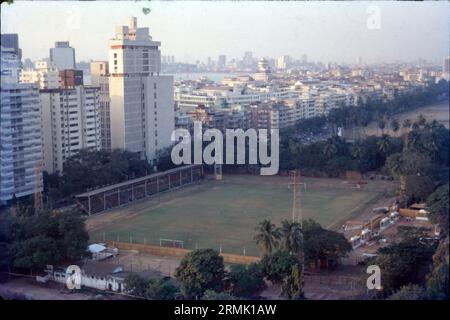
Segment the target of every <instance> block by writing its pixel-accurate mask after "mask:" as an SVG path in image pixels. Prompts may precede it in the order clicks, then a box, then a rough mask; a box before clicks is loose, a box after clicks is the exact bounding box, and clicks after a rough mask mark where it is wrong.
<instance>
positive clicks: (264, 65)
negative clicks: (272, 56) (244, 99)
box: [255, 58, 271, 81]
mask: <svg viewBox="0 0 450 320" xmlns="http://www.w3.org/2000/svg"><path fill="white" fill-rule="evenodd" d="M270 79H271V71H270V67H269V63H268V62H267V60H266V59H264V58H261V59H260V60H259V61H258V72H257V73H255V80H257V81H269V80H270Z"/></svg>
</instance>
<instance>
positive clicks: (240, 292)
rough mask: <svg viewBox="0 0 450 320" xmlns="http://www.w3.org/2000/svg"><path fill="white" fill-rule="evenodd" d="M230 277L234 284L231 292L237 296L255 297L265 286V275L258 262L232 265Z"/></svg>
mask: <svg viewBox="0 0 450 320" xmlns="http://www.w3.org/2000/svg"><path fill="white" fill-rule="evenodd" d="M228 279H229V281H230V283H231V286H232V289H231V293H232V294H233V295H234V296H236V297H242V298H251V297H255V296H257V294H258V293H259V292H260V291H261V290H263V289H264V288H265V282H264V275H263V273H262V270H261V266H260V265H259V264H257V263H252V264H250V265H248V266H245V265H240V264H236V265H232V266H231V269H230V273H229V275H228Z"/></svg>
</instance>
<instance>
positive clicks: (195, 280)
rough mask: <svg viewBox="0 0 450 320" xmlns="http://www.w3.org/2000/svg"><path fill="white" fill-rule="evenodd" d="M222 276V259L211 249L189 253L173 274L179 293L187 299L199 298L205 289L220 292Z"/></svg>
mask: <svg viewBox="0 0 450 320" xmlns="http://www.w3.org/2000/svg"><path fill="white" fill-rule="evenodd" d="M224 275H225V271H224V264H223V258H222V257H221V256H219V253H218V252H217V251H215V250H212V249H198V250H194V251H191V252H189V253H188V254H187V255H186V256H185V257H184V258H183V260H181V263H180V265H179V266H178V268H177V269H176V272H175V278H176V279H177V280H178V281H179V282H180V283H181V292H182V294H183V295H184V296H185V297H187V298H194V297H197V298H199V297H201V296H202V295H203V293H204V292H205V290H207V289H211V290H214V291H222V289H223V279H224Z"/></svg>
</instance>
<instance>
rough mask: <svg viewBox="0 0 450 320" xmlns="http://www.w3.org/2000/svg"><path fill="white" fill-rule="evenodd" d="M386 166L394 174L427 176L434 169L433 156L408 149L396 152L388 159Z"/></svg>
mask: <svg viewBox="0 0 450 320" xmlns="http://www.w3.org/2000/svg"><path fill="white" fill-rule="evenodd" d="M386 166H387V168H388V170H390V171H391V174H392V175H393V176H401V175H418V176H427V175H429V174H430V172H431V169H432V161H431V158H430V157H429V156H427V155H425V154H421V153H417V152H413V151H411V150H406V151H404V152H399V153H394V154H392V155H390V156H389V157H388V158H387V159H386Z"/></svg>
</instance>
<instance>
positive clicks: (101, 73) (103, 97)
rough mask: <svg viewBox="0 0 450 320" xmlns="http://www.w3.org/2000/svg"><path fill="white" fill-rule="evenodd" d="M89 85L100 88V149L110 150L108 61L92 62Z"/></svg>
mask: <svg viewBox="0 0 450 320" xmlns="http://www.w3.org/2000/svg"><path fill="white" fill-rule="evenodd" d="M90 71H91V84H92V85H93V86H96V87H99V88H100V123H101V129H100V132H101V136H102V149H104V150H111V119H110V101H111V100H110V98H109V69H108V61H93V62H91V66H90Z"/></svg>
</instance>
